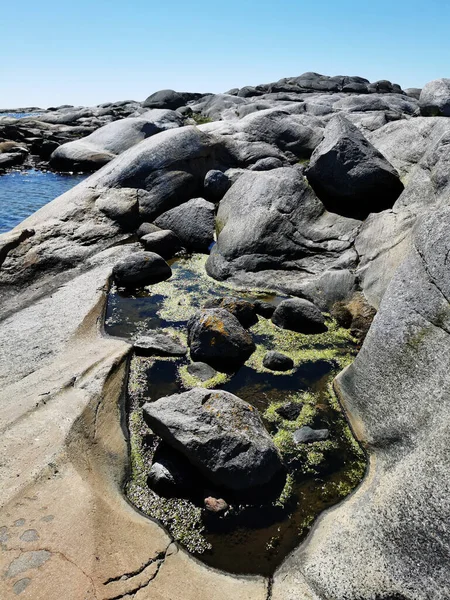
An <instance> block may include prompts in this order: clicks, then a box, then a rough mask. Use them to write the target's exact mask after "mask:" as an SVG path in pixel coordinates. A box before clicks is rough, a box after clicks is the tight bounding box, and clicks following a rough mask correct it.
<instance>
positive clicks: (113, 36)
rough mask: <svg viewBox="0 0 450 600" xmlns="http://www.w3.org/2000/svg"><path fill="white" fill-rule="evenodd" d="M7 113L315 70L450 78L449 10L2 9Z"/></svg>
mask: <svg viewBox="0 0 450 600" xmlns="http://www.w3.org/2000/svg"><path fill="white" fill-rule="evenodd" d="M2 4H3V6H2V8H1V11H0V15H1V16H0V19H1V23H2V28H1V29H2V48H3V51H2V58H1V62H0V86H1V87H0V89H1V92H0V107H3V108H6V107H19V106H33V105H36V106H43V107H46V106H49V105H57V104H63V103H67V104H83V105H91V104H98V103H101V102H106V101H114V100H124V99H133V100H143V99H145V98H146V97H147V96H148V95H149V94H151V93H152V92H154V91H156V90H158V89H163V88H172V89H176V90H180V91H200V92H209V91H211V92H221V91H226V90H227V89H229V88H231V87H241V86H244V85H256V84H258V83H268V82H271V81H276V80H278V79H280V78H282V77H288V76H296V75H300V74H301V73H303V72H305V71H317V72H319V73H324V74H326V75H360V76H363V77H366V78H367V79H370V80H371V81H374V80H377V79H389V80H391V81H393V82H394V83H399V84H400V85H401V86H402V87H404V88H406V87H422V86H423V85H424V84H425V83H426V82H427V81H430V80H432V79H436V78H438V77H450V2H449V0H427V1H424V0H373V1H369V2H368V1H367V0H359V1H355V0H307V1H306V0H270V1H267V0H209V1H208V2H206V1H204V0H202V1H195V0H191V1H189V2H187V1H183V2H181V1H180V0H158V1H154V0H146V1H142V0H128V2H126V1H120V2H119V1H118V0H108V1H106V0H89V1H88V0H72V1H70V0H69V1H68V0H58V1H55V0H52V1H49V0H37V1H36V0H33V1H31V0H20V1H19V2H14V3H13V2H6V0H3V2H2Z"/></svg>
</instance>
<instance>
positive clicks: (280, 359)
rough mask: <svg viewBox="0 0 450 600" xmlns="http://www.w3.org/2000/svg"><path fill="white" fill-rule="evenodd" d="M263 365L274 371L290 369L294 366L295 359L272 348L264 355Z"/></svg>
mask: <svg viewBox="0 0 450 600" xmlns="http://www.w3.org/2000/svg"><path fill="white" fill-rule="evenodd" d="M263 366H264V367H266V369H271V370H272V371H289V370H290V369H293V368H294V361H293V360H292V358H290V357H289V356H286V355H285V354H282V353H281V352H276V351H274V350H271V351H270V352H267V354H266V355H265V356H264V358H263Z"/></svg>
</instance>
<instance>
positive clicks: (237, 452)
mask: <svg viewBox="0 0 450 600" xmlns="http://www.w3.org/2000/svg"><path fill="white" fill-rule="evenodd" d="M143 414H144V419H145V421H146V423H147V424H148V425H149V427H150V428H151V429H152V431H154V433H156V434H157V435H159V436H160V437H161V438H162V439H163V440H164V441H165V442H167V443H168V444H170V445H171V446H173V447H174V448H175V449H176V450H178V451H179V452H181V453H182V454H184V456H185V457H186V458H187V459H188V460H189V461H190V462H191V463H192V464H193V465H194V466H195V467H197V468H198V469H199V470H200V471H201V472H202V473H203V475H205V477H207V478H208V479H209V480H210V481H211V482H212V483H214V484H215V485H218V486H220V487H224V488H228V489H230V490H234V491H244V490H248V489H251V488H255V487H258V486H262V485H264V484H267V483H269V482H270V481H271V480H272V479H273V478H274V476H275V475H277V474H278V473H280V471H282V469H283V465H282V462H281V459H280V456H279V454H278V452H277V449H276V448H275V445H274V443H273V441H272V439H271V437H270V436H269V434H268V433H267V431H266V429H265V428H264V425H263V423H262V421H261V417H260V416H259V413H258V411H257V410H256V409H255V408H253V406H251V405H250V404H247V402H244V401H243V400H241V399H240V398H237V397H236V396H234V395H233V394H230V393H228V392H223V391H221V390H205V389H203V388H194V389H193V390H190V391H188V392H184V393H182V394H174V395H172V396H168V397H165V398H161V399H160V400H157V401H156V402H148V403H147V404H145V405H144V408H143Z"/></svg>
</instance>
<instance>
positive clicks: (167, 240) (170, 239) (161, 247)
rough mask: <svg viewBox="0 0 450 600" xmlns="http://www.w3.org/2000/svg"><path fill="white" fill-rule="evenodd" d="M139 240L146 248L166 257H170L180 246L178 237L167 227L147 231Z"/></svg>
mask: <svg viewBox="0 0 450 600" xmlns="http://www.w3.org/2000/svg"><path fill="white" fill-rule="evenodd" d="M140 241H141V244H142V245H143V246H144V247H145V249H146V250H148V251H150V252H154V253H156V254H159V255H160V256H162V257H163V258H166V259H168V258H172V257H173V256H174V255H175V254H176V253H177V252H179V251H180V250H181V248H182V244H181V241H180V239H179V237H178V236H177V235H176V234H175V233H174V232H173V231H170V230H169V229H161V231H155V232H153V233H147V234H146V235H144V236H142V237H141V240H140Z"/></svg>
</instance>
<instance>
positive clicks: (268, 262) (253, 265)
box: [206, 166, 360, 294]
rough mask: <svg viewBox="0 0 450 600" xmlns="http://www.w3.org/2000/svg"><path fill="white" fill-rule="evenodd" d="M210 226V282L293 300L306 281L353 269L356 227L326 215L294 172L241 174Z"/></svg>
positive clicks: (352, 222)
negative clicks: (276, 290) (275, 292)
mask: <svg viewBox="0 0 450 600" xmlns="http://www.w3.org/2000/svg"><path fill="white" fill-rule="evenodd" d="M216 223H217V231H218V238H217V243H216V244H215V246H214V247H213V248H212V250H211V255H210V257H209V258H208V261H207V265H206V266H207V271H208V273H209V274H210V275H212V276H213V277H215V278H216V279H220V280H223V279H233V280H236V282H237V283H239V284H244V285H246V286H247V287H248V286H249V285H252V286H254V287H261V288H262V289H267V288H268V287H273V286H277V287H280V288H282V289H285V290H286V291H288V292H289V293H294V294H295V293H296V291H295V289H298V287H299V285H300V282H301V280H302V279H304V278H306V277H312V276H314V275H316V274H317V275H320V274H321V273H322V272H323V271H325V270H327V269H331V268H341V269H342V268H351V267H354V266H356V260H357V255H356V253H354V250H353V249H352V245H353V240H354V238H355V236H356V234H357V231H358V229H359V227H360V222H359V221H356V220H354V219H349V218H346V217H342V216H340V215H337V214H332V213H329V212H327V211H326V210H325V208H324V206H323V204H322V203H321V202H320V200H319V199H318V198H317V196H316V195H315V193H314V191H313V190H312V189H311V187H310V186H309V185H308V183H307V181H306V179H305V178H304V176H303V174H302V169H301V168H300V167H299V166H298V167H293V168H291V167H285V168H282V169H273V170H271V171H252V172H245V173H243V174H242V175H241V176H240V177H239V179H238V180H237V181H236V182H235V183H234V184H233V185H232V187H231V188H230V190H229V191H228V192H227V194H226V195H225V196H224V198H223V199H222V201H221V203H220V206H219V210H218V213H217V218H216ZM284 272H286V275H284ZM289 272H290V274H289V275H288V273H289ZM291 290H292V291H291Z"/></svg>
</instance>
